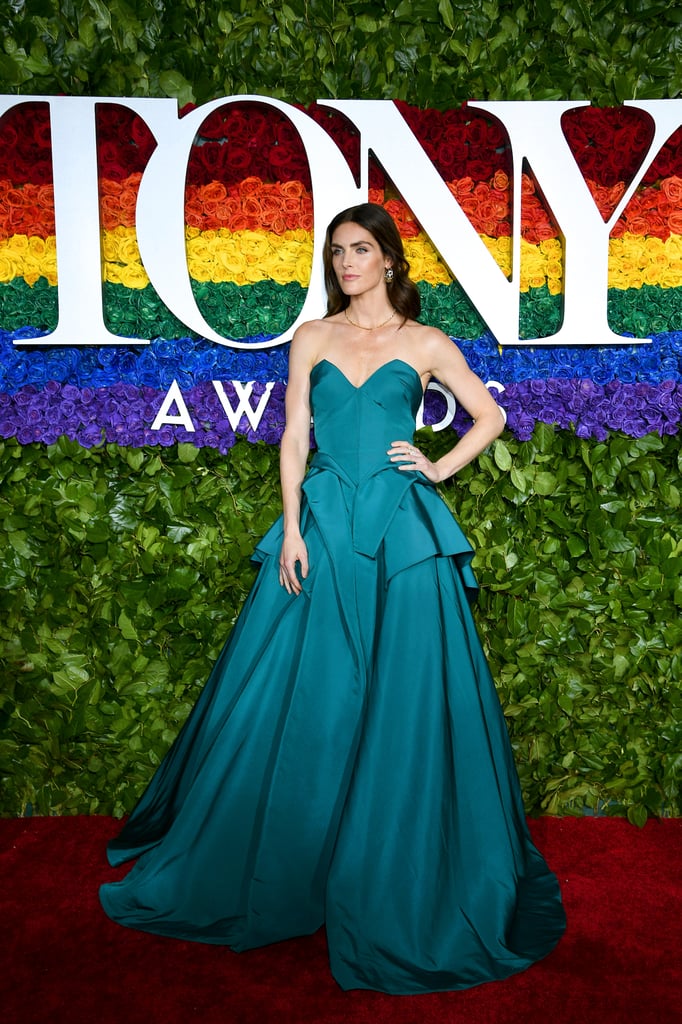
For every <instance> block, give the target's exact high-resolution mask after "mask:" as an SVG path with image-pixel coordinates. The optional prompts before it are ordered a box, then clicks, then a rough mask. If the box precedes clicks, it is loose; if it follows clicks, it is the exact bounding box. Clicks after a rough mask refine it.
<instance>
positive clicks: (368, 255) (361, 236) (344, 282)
mask: <svg viewBox="0 0 682 1024" xmlns="http://www.w3.org/2000/svg"><path fill="white" fill-rule="evenodd" d="M331 252H332V267H333V269H334V273H335V274H336V279H337V281H338V282H339V287H340V288H341V291H342V292H344V293H345V294H346V295H364V293H365V292H368V291H372V290H374V289H376V288H379V287H381V288H384V289H385V287H386V284H385V280H384V274H385V272H386V269H387V267H390V266H391V260H390V259H389V258H388V257H387V256H384V254H383V252H382V251H381V248H380V247H379V243H378V242H377V240H376V238H375V237H374V235H372V234H371V232H369V231H368V230H367V228H363V227H361V226H360V225H359V224H355V223H354V222H353V221H350V222H348V223H346V224H339V226H338V227H337V229H336V231H335V232H334V234H333V235H332V240H331Z"/></svg>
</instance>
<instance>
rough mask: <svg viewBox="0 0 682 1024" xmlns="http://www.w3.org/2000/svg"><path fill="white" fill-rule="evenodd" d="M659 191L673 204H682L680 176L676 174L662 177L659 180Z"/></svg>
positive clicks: (681, 180) (681, 181) (681, 179)
mask: <svg viewBox="0 0 682 1024" xmlns="http://www.w3.org/2000/svg"><path fill="white" fill-rule="evenodd" d="M661 192H662V193H663V195H664V196H665V197H666V199H667V200H668V202H670V203H672V204H673V206H680V205H682V178H678V177H677V175H676V174H673V175H672V177H670V178H664V179H663V181H662V182H661Z"/></svg>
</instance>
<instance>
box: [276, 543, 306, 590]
mask: <svg viewBox="0 0 682 1024" xmlns="http://www.w3.org/2000/svg"><path fill="white" fill-rule="evenodd" d="M297 564H298V565H300V570H299V571H300V576H301V579H305V578H306V576H307V575H308V549H307V547H306V544H305V541H304V540H303V537H302V536H301V534H300V533H296V534H293V535H286V534H285V536H284V541H283V543H282V550H281V551H280V554H279V582H280V583H281V584H282V586H283V587H284V588H285V589H286V592H287V594H300V593H301V590H302V589H303V587H302V586H301V580H300V579H299V574H298V573H297V572H296V565H297Z"/></svg>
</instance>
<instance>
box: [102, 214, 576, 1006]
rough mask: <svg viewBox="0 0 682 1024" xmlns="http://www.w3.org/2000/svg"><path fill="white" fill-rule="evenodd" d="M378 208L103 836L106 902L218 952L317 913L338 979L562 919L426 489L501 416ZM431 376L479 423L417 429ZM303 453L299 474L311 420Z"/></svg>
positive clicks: (406, 977)
mask: <svg viewBox="0 0 682 1024" xmlns="http://www.w3.org/2000/svg"><path fill="white" fill-rule="evenodd" d="M408 270H409V268H408V264H407V262H406V261H405V258H404V255H403V250H402V244H401V241H400V236H399V234H398V232H397V230H396V228H395V225H394V224H393V222H392V220H391V218H390V217H389V216H388V214H387V213H386V212H385V211H384V210H383V208H382V207H379V206H375V205H372V204H363V205H361V206H356V207H353V208H351V209H350V210H346V211H344V212H343V213H341V214H339V215H338V216H337V217H336V218H335V219H334V220H333V221H332V223H331V225H330V226H329V229H328V232H327V237H326V242H325V273H326V283H327V288H328V295H329V304H328V313H327V316H326V317H325V318H324V319H323V320H319V321H314V322H312V323H308V324H305V325H304V326H303V327H301V328H300V329H299V330H298V331H297V332H296V335H295V337H294V340H293V342H292V345H291V354H290V374H289V384H288V388H287V404H286V412H287V424H286V429H285V433H284V436H283V439H282V451H281V482H282V498H283V515H282V517H280V519H279V520H278V521H277V523H275V525H274V526H273V527H272V529H271V530H270V531H269V532H268V534H267V535H266V536H265V538H264V539H263V541H262V542H261V544H260V545H259V546H258V549H257V552H256V558H257V559H258V560H259V561H261V562H262V566H261V569H260V572H259V575H258V579H257V581H256V584H255V586H254V588H253V590H252V592H251V594H250V596H249V598H248V600H247V602H246V605H245V607H244V610H243V612H242V614H241V615H240V617H239V619H238V621H237V624H236V625H235V628H234V630H233V631H232V634H231V636H230V638H229V640H228V642H227V644H226V646H225V648H224V649H223V652H222V654H221V656H220V658H219V660H218V662H217V664H216V666H215V668H214V670H213V672H212V674H211V677H210V679H209V681H208V683H207V685H206V688H205V689H204V691H203V693H202V695H201V697H200V698H199V700H198V702H197V704H196V706H195V708H194V710H193V712H192V714H191V715H190V717H189V719H188V721H187V723H186V725H185V726H184V728H183V730H182V732H181V734H180V736H179V737H178V739H177V740H176V742H175V744H174V745H173V747H172V748H171V750H170V751H169V753H168V755H167V757H166V759H165V760H164V762H163V763H162V765H161V767H160V768H159V770H158V772H157V773H156V775H155V777H154V779H153V780H152V782H151V784H150V786H149V788H148V789H147V791H146V793H145V794H144V796H143V797H142V799H141V801H140V803H139V804H138V806H137V807H136V809H135V811H134V812H133V814H132V816H131V818H130V820H129V821H128V823H127V824H126V826H125V827H124V829H123V831H122V832H121V834H120V836H119V837H118V838H117V839H116V840H114V841H113V842H112V843H111V844H110V846H109V858H110V861H111V862H112V863H113V864H118V863H120V862H121V861H124V860H127V859H130V858H132V857H138V860H137V863H136V865H135V866H134V867H133V869H132V870H131V871H130V872H129V874H128V875H127V877H126V878H125V879H124V880H123V881H122V882H119V883H115V884H113V885H107V886H103V888H102V902H103V905H104V908H105V910H106V911H107V913H108V914H109V915H110V916H111V917H112V918H114V919H115V920H117V921H119V922H120V923H122V924H126V925H129V926H131V927H138V928H143V929H146V930H149V931H152V932H158V933H161V934H167V935H175V936H178V937H181V938H188V939H198V940H201V941H205V942H215V943H225V944H227V945H229V946H231V947H232V948H233V949H236V950H244V949H248V948H252V947H254V946H259V945H264V944H266V943H268V942H274V941H276V940H279V939H284V938H288V937H291V936H294V935H302V934H308V933H310V932H313V931H315V930H316V929H317V928H319V927H320V926H321V925H322V924H323V923H324V924H325V925H326V930H327V937H328V944H329V953H330V960H331V966H332V970H333V973H334V976H335V977H336V979H337V981H338V982H339V984H340V985H341V986H342V987H343V988H372V989H377V990H380V991H385V992H392V993H414V992H424V991H439V990H445V989H458V988H466V987H469V986H471V985H476V984H479V983H481V982H483V981H488V980H492V979H495V978H504V977H506V976H508V975H510V974H512V973H514V972H516V971H519V970H523V969H524V968H526V967H528V966H529V965H530V964H531V963H532V962H534V961H535V960H537V959H539V958H540V957H542V956H544V955H546V954H547V953H548V952H549V951H550V950H551V949H552V948H553V947H554V945H555V944H556V942H557V941H558V939H559V938H560V936H561V934H562V931H563V928H564V915H563V909H562V907H561V898H560V894H559V888H558V883H557V880H556V878H555V877H554V875H553V874H552V873H551V872H550V871H549V869H548V868H547V865H546V864H545V862H544V860H543V859H542V857H541V855H540V854H539V853H538V851H537V850H536V849H535V847H534V846H533V844H532V842H531V840H530V837H529V834H528V831H527V827H526V823H525V818H524V812H523V806H522V802H521V795H520V790H519V785H518V779H517V776H516V771H515V768H514V764H513V759H512V755H511V748H510V744H509V740H508V737H507V732H506V728H505V724H504V719H503V716H502V712H501V708H500V705H499V701H498V699H497V695H496V692H495V688H494V685H493V682H492V679H491V677H490V673H489V671H488V667H487V664H486V662H485V658H484V656H483V653H482V651H481V647H480V643H479V640H478V637H477V635H476V630H475V627H474V625H473V620H472V617H471V612H470V610H469V601H470V599H471V598H472V597H473V595H474V594H475V591H476V582H475V579H474V577H473V574H472V572H471V569H470V565H469V563H470V561H471V557H472V552H471V548H470V547H469V545H468V543H467V541H466V539H465V538H464V536H463V534H462V533H461V531H460V529H459V527H458V526H457V524H456V523H455V522H454V520H453V519H452V517H451V515H450V513H449V512H448V510H447V508H446V506H445V505H444V503H443V502H442V500H441V498H440V497H439V496H438V494H437V492H436V490H435V488H434V486H433V485H434V484H435V483H437V482H439V481H441V480H444V479H446V478H447V477H449V476H451V475H453V474H454V473H456V472H457V471H458V470H459V469H461V468H462V467H463V466H465V465H466V464H467V463H469V462H470V461H471V460H472V459H473V458H475V457H476V456H477V455H478V454H479V453H480V452H481V451H482V450H483V449H484V448H485V447H486V445H488V444H489V443H490V442H491V441H492V440H493V439H494V438H495V437H496V436H497V435H498V434H499V433H500V431H501V430H502V427H503V419H502V415H501V413H500V411H499V410H498V407H497V405H496V404H495V402H494V401H493V399H492V398H491V397H490V395H489V394H488V392H487V390H486V388H485V387H484V386H483V384H482V383H481V381H480V380H479V379H478V378H477V377H476V376H475V375H474V374H473V373H472V372H471V371H470V370H469V368H468V367H467V364H466V362H465V360H464V358H463V357H462V355H461V354H460V352H459V351H458V349H457V348H456V346H455V345H454V344H453V343H452V341H451V340H450V339H449V338H447V337H446V336H445V335H444V334H442V333H441V332H440V331H437V330H435V329H433V328H429V327H425V326H422V325H420V324H418V323H417V322H416V319H415V318H416V316H417V315H418V313H419V294H418V292H417V290H416V288H415V286H414V285H413V284H412V283H411V282H410V281H409V278H408ZM431 376H435V377H437V378H438V380H440V381H441V382H442V383H443V384H445V385H447V387H449V388H450V390H451V391H452V392H453V394H454V395H455V397H456V398H457V400H458V401H460V402H461V403H462V404H463V405H464V406H465V407H466V408H467V409H468V411H469V412H470V413H471V414H472V416H473V419H474V425H473V426H472V428H471V429H470V430H469V432H468V433H467V434H466V435H465V436H464V437H463V438H462V439H461V440H460V441H458V442H457V443H456V444H455V445H454V447H453V448H452V450H451V451H450V452H448V453H447V454H446V455H444V456H443V457H442V458H441V459H439V460H438V461H437V462H431V461H430V460H429V459H428V458H426V456H425V455H424V454H423V453H422V452H420V451H419V449H418V448H416V447H415V446H414V445H413V443H412V436H413V433H414V425H415V417H416V414H417V411H418V408H419V405H420V403H421V399H422V396H423V391H424V388H425V386H426V384H427V382H428V381H429V379H430V377H431ZM311 413H312V414H313V415H314V422H315V436H316V443H317V452H316V454H315V456H314V459H313V461H312V465H311V468H310V471H309V472H308V473H307V475H306V474H305V467H306V462H307V458H308V454H309V437H310V417H311Z"/></svg>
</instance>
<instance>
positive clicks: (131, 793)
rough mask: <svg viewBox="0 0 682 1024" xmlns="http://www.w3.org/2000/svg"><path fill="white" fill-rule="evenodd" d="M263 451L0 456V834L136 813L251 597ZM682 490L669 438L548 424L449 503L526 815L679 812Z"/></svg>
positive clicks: (488, 457) (4, 450)
mask: <svg viewBox="0 0 682 1024" xmlns="http://www.w3.org/2000/svg"><path fill="white" fill-rule="evenodd" d="M422 437H423V442H424V444H425V446H426V448H427V450H430V451H431V452H432V454H434V455H435V454H437V452H438V450H439V449H440V448H441V447H442V446H443V445H444V444H445V443H446V439H445V438H444V437H443V435H442V434H441V435H437V434H432V433H431V432H430V431H428V430H425V431H423V432H422ZM449 440H451V435H450V438H449ZM277 454H278V453H277V450H276V449H275V448H272V447H268V446H265V445H256V446H253V445H250V444H248V443H247V442H246V441H244V440H240V441H239V442H238V443H237V445H236V446H235V448H233V449H232V451H231V453H230V454H229V456H227V457H226V456H222V455H220V454H219V453H217V452H215V451H213V450H209V449H203V450H199V449H196V448H194V447H192V446H190V445H179V446H177V447H173V448H169V449H152V448H149V449H146V450H140V449H124V448H118V447H116V446H113V445H112V446H108V447H105V448H99V449H91V450H86V449H83V448H80V447H79V446H78V445H76V444H74V443H72V442H69V441H66V440H62V441H60V442H59V443H58V444H56V445H53V446H51V447H49V448H45V447H42V446H39V445H31V446H27V447H24V448H23V449H22V448H21V447H20V446H18V445H17V444H15V443H14V442H6V443H4V444H2V445H1V446H0V530H1V537H0V601H1V602H2V615H1V617H0V651H2V652H4V653H3V657H2V662H1V664H0V670H1V671H2V675H3V680H4V685H3V686H2V688H1V692H0V737H1V738H0V779H1V790H2V803H1V805H0V813H4V814H17V813H26V812H27V811H33V812H35V813H76V812H80V813H83V812H95V811H97V812H102V813H114V814H122V813H124V812H125V811H127V810H129V809H130V808H131V806H132V804H133V803H134V801H135V799H136V797H137V796H138V795H139V793H140V791H141V790H142V788H143V786H144V784H145V782H146V781H147V780H148V779H149V777H150V775H151V773H152V771H153V768H154V766H155V765H156V764H158V762H159V759H160V757H161V756H162V754H163V753H164V751H165V750H166V749H167V747H168V745H169V743H170V742H171V740H172V738H173V737H174V736H175V734H176V732H177V730H178V728H179V726H180V724H181V723H182V721H184V719H185V717H186V715H187V713H188V711H189V709H190V707H191V705H192V703H193V702H194V700H195V698H196V696H197V694H198V692H199V688H200V686H201V684H202V682H203V681H204V680H205V678H206V676H207V674H208V671H209V668H210V665H211V663H212V661H213V660H214V658H215V656H216V655H217V653H218V650H219V649H220V646H221V645H222V642H223V640H224V638H225V636H226V634H227V632H228V630H229V627H230V624H231V623H232V621H233V620H234V617H235V614H236V612H237V610H238V606H239V605H240V603H241V601H242V600H243V597H244V595H245V591H246V589H247V588H248V586H249V585H250V582H251V580H252V578H253V570H252V568H251V567H250V565H249V556H250V553H251V550H252V548H253V546H254V543H255V540H256V539H257V537H258V536H260V535H261V534H262V533H263V532H264V531H265V530H266V529H267V527H268V526H269V524H270V523H271V521H272V520H273V519H274V517H275V516H276V514H277V513H278V505H279V495H278V485H277ZM681 475H682V459H681V456H680V447H679V441H678V440H677V439H675V438H665V439H663V440H661V439H659V438H658V437H654V436H649V437H646V438H642V439H640V440H633V439H631V438H626V437H622V436H613V437H612V438H611V439H610V441H608V442H606V443H603V444H594V443H588V442H585V441H582V440H580V439H579V438H577V437H576V436H575V435H574V434H572V433H569V432H560V431H556V432H555V431H554V430H553V429H552V428H549V427H545V426H540V427H538V428H537V429H536V432H535V434H534V437H533V439H532V440H531V441H529V442H525V443H520V442H517V441H515V440H514V439H513V438H511V437H510V436H507V435H505V437H504V439H502V440H498V441H497V442H495V444H494V446H493V447H492V449H491V450H490V451H489V452H488V453H486V454H484V455H483V456H481V458H480V459H479V460H478V464H477V465H476V466H473V467H468V468H467V469H466V470H464V471H463V472H462V473H461V474H460V475H459V476H458V477H457V478H456V480H454V481H453V482H451V483H450V484H449V485H447V486H446V487H445V488H444V490H443V493H444V496H445V498H446V500H447V501H448V502H449V504H450V505H451V507H452V509H453V510H454V512H455V513H456V515H457V517H458V518H459V519H460V521H461V522H462V524H463V526H464V528H465V530H466V532H467V534H468V536H469V537H470V539H471V541H472V543H473V544H474V546H475V547H476V549H477V555H476V560H475V563H474V564H475V567H476V570H477V574H478V577H479V581H480V583H481V585H482V594H481V600H480V605H479V610H478V612H477V618H478V624H479V628H480V630H481V633H482V636H483V639H484V643H485V645H486V649H487V653H488V656H489V657H490V660H491V664H492V669H493V672H494V674H495V676H496V680H497V682H498V686H499V691H500V697H501V699H502V702H503V705H504V709H505V714H506V715H507V718H508V723H509V727H510V731H511V734H512V739H513V744H514V747H515V751H516V756H517V762H518V765H519V772H520V776H521V781H522V785H523V789H524V794H525V799H526V803H527V807H528V809H529V810H530V811H535V812H537V811H540V810H544V811H549V812H553V813H582V811H583V809H584V808H585V807H587V808H591V809H593V810H594V811H600V812H604V813H609V814H623V813H627V814H628V816H629V817H630V819H631V820H632V821H634V822H636V823H638V824H640V823H642V822H643V821H644V820H646V817H647V815H648V814H657V815H661V814H677V813H679V805H678V803H677V789H676V783H675V773H676V769H679V765H680V761H681V760H682V755H680V753H679V751H680V749H681V746H682V745H681V743H680V739H681V736H680V733H681V731H682V728H681V725H680V719H681V717H682V716H681V713H680V712H681V707H680V692H679V688H678V687H676V686H675V680H679V678H680V675H681V670H682V623H681V622H680V606H681V605H682V586H681V584H680V577H681V576H682V515H681V512H680V492H681V490H682V480H681Z"/></svg>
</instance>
